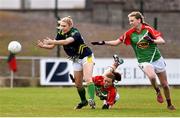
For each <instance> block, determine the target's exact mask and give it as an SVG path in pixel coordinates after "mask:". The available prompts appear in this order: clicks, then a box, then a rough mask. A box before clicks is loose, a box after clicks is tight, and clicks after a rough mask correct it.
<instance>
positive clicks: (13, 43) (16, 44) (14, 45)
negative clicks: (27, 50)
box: [8, 41, 22, 54]
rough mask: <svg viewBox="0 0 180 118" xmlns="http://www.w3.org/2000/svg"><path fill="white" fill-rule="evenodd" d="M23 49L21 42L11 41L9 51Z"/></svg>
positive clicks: (17, 51)
mask: <svg viewBox="0 0 180 118" xmlns="http://www.w3.org/2000/svg"><path fill="white" fill-rule="evenodd" d="M21 49H22V46H21V44H20V43H19V42H18V41H11V42H10V43H9V45H8V51H10V52H11V53H14V54H16V53H19V52H20V51H21Z"/></svg>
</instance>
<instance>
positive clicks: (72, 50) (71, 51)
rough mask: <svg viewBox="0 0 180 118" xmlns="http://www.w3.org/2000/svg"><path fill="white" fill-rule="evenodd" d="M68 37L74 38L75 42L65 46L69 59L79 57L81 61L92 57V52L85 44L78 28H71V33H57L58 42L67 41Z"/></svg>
mask: <svg viewBox="0 0 180 118" xmlns="http://www.w3.org/2000/svg"><path fill="white" fill-rule="evenodd" d="M68 37H72V38H73V39H74V41H73V42H72V43H70V44H68V45H64V46H63V48H64V51H65V52H66V54H67V55H68V56H69V57H77V56H78V57H79V58H80V59H82V58H84V57H86V56H90V55H91V54H92V51H91V49H90V48H89V47H87V46H86V44H85V43H84V39H83V38H82V36H81V34H80V32H79V31H78V30H77V29H76V28H74V27H73V28H71V29H70V31H69V32H67V33H65V34H64V33H63V32H62V31H61V30H60V31H59V32H58V33H57V36H56V40H65V39H66V38H68Z"/></svg>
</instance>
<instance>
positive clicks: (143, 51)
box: [91, 11, 175, 110]
mask: <svg viewBox="0 0 180 118" xmlns="http://www.w3.org/2000/svg"><path fill="white" fill-rule="evenodd" d="M128 18H129V23H130V25H131V26H132V28H131V29H129V30H128V31H127V32H125V33H124V34H123V35H122V36H120V37H119V38H118V39H117V40H113V41H99V42H91V43H92V44H93V45H110V46H117V45H119V44H121V43H124V44H126V45H131V46H132V48H133V50H134V52H135V55H136V58H137V60H138V62H139V67H140V68H141V69H142V70H143V72H144V73H145V74H146V75H147V77H148V78H149V80H150V82H151V84H152V86H153V88H154V90H155V91H156V95H157V101H158V102H159V103H163V97H162V94H161V91H160V88H159V86H158V84H157V82H156V78H157V77H158V78H159V80H160V83H161V85H162V87H163V90H164V95H165V98H166V102H167V108H168V109H169V110H175V107H174V105H173V104H172V103H171V96H170V90H169V85H168V81H167V75H166V70H165V66H166V64H165V61H164V59H163V57H162V56H161V53H160V51H159V49H158V47H157V45H159V44H164V43H165V40H164V39H163V38H162V36H161V33H160V32H159V31H157V30H155V29H153V28H152V27H151V26H149V25H148V24H147V23H145V22H144V17H143V15H142V14H141V13H140V12H138V11H134V12H131V13H130V14H129V15H128Z"/></svg>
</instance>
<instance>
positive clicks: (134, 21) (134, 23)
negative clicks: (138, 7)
mask: <svg viewBox="0 0 180 118" xmlns="http://www.w3.org/2000/svg"><path fill="white" fill-rule="evenodd" d="M129 24H130V25H131V27H133V28H137V27H138V26H139V24H140V19H136V18H135V17H134V16H132V17H129Z"/></svg>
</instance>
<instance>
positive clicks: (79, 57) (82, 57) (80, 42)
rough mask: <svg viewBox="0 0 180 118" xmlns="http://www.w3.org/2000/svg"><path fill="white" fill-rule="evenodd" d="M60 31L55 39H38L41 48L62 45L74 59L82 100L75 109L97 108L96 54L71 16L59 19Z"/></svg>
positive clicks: (78, 88)
mask: <svg viewBox="0 0 180 118" xmlns="http://www.w3.org/2000/svg"><path fill="white" fill-rule="evenodd" d="M58 23H59V27H58V29H59V32H58V33H57V36H56V38H55V39H50V38H48V37H47V38H46V39H44V40H39V41H38V46H39V47H41V48H46V49H52V48H54V47H55V46H56V45H62V46H63V48H64V51H65V52H66V54H67V55H68V57H69V58H70V59H71V60H72V61H73V69H74V78H75V85H76V88H77V91H78V94H79V96H80V99H81V102H80V103H79V104H77V106H76V107H75V109H81V108H83V107H84V106H87V105H88V102H89V105H90V106H91V108H92V109H95V102H94V93H95V86H94V83H93V81H92V73H93V67H94V56H93V53H92V51H91V49H90V48H89V47H88V46H87V45H86V44H85V42H84V39H83V38H82V36H81V34H80V32H79V31H78V29H76V28H75V27H73V20H72V18H71V17H64V18H62V19H60V20H59V21H58ZM83 79H84V80H85V81H86V83H87V89H88V95H89V100H88V101H87V99H86V91H85V88H84V86H83Z"/></svg>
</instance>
